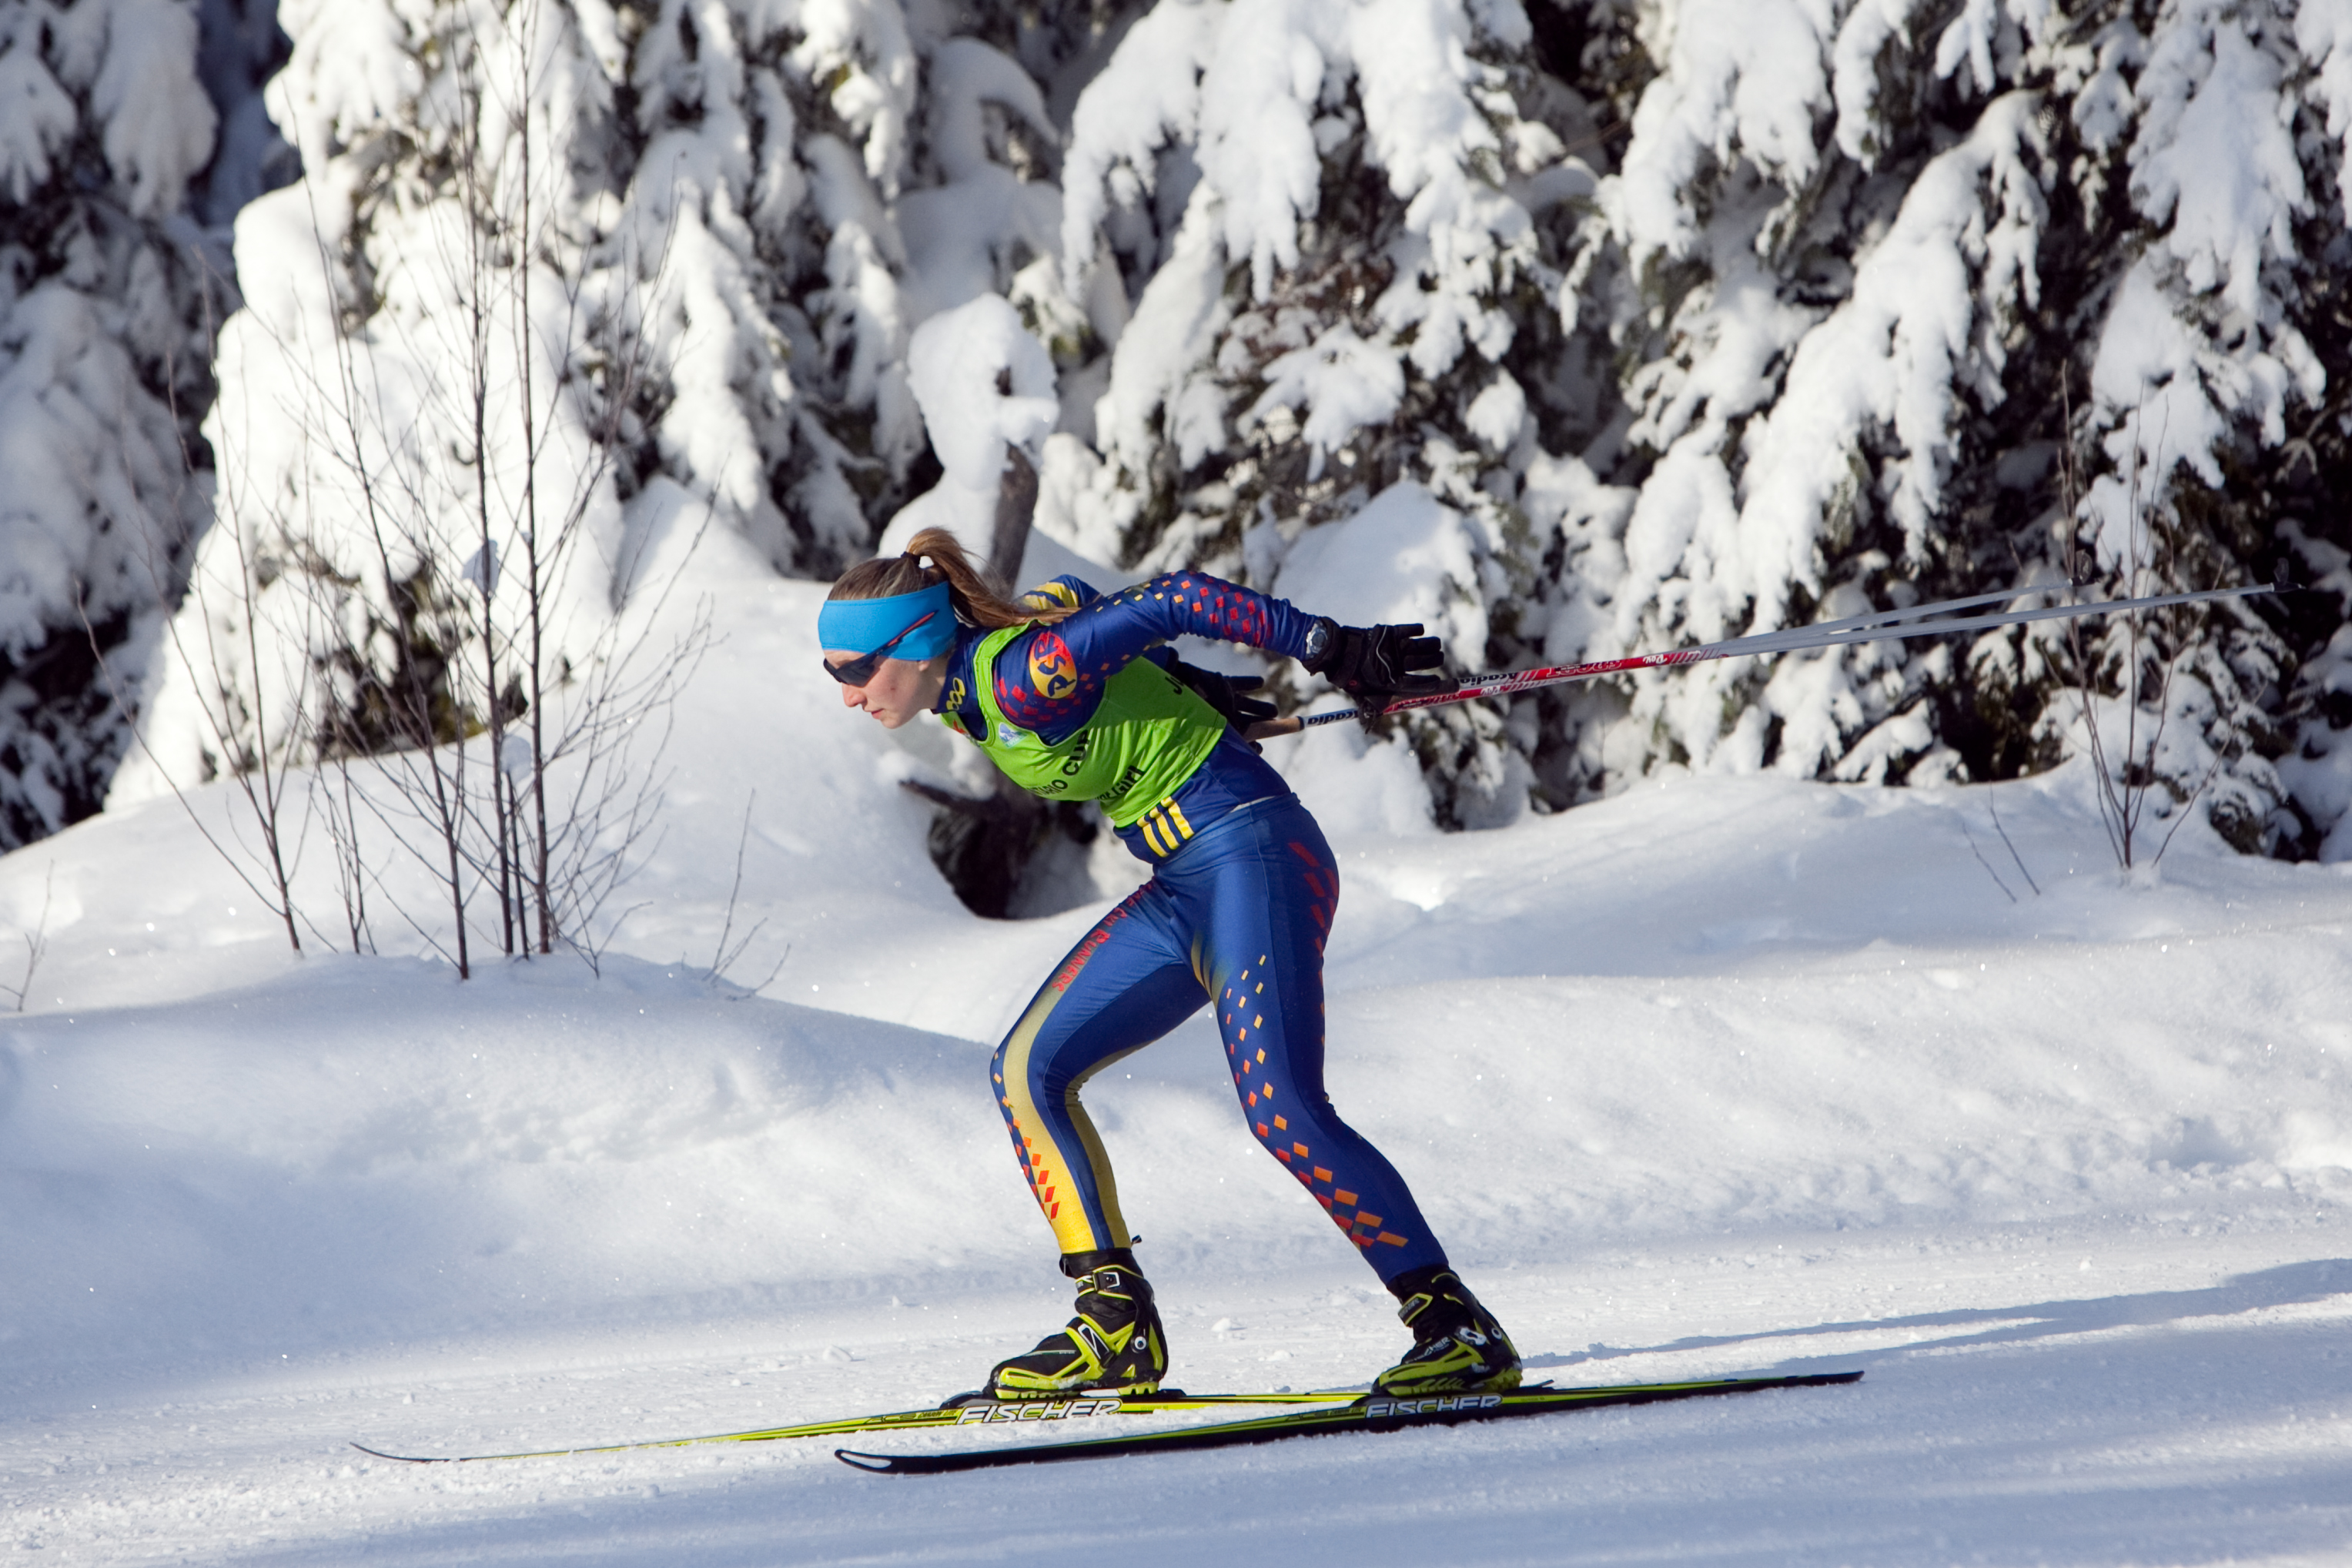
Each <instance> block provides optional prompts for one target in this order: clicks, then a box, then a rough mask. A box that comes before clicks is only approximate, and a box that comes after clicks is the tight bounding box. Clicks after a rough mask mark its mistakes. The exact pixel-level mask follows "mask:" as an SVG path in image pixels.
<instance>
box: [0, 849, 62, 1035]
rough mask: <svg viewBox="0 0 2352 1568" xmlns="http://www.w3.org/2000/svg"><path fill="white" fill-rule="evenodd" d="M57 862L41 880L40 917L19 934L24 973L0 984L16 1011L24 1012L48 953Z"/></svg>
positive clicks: (50, 863)
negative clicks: (51, 903) (21, 944)
mask: <svg viewBox="0 0 2352 1568" xmlns="http://www.w3.org/2000/svg"><path fill="white" fill-rule="evenodd" d="M57 880H58V862H55V861H51V862H49V869H48V873H47V875H45V876H43V877H42V878H41V915H40V918H39V919H37V920H36V921H35V922H34V923H33V928H32V929H31V930H30V931H26V932H24V933H21V935H22V936H24V938H25V972H24V973H23V974H22V975H20V976H18V977H17V980H16V984H15V985H13V986H10V985H5V984H0V992H5V993H6V994H7V995H9V996H11V997H14V998H16V1011H18V1012H23V1011H24V1010H25V998H26V997H27V996H29V995H30V994H31V993H32V989H33V977H34V976H35V975H37V974H38V973H40V968H41V960H42V959H43V958H45V957H47V956H48V951H49V901H50V899H51V898H52V897H53V896H54V895H55V894H56V892H57Z"/></svg>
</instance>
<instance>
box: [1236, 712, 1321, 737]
mask: <svg viewBox="0 0 2352 1568" xmlns="http://www.w3.org/2000/svg"><path fill="white" fill-rule="evenodd" d="M1306 727H1307V726H1306V724H1305V723H1304V722H1303V721H1302V720H1300V719H1297V718H1296V717H1293V718H1262V719H1260V720H1258V721H1257V722H1256V723H1255V724H1254V725H1252V726H1250V727H1248V728H1247V729H1245V730H1244V731H1242V738H1243V739H1244V740H1272V739H1273V738H1274V737H1276V736H1278V735H1297V733H1298V732H1299V731H1300V730H1302V729H1305V728H1306Z"/></svg>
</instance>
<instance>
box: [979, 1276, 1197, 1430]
mask: <svg viewBox="0 0 2352 1568" xmlns="http://www.w3.org/2000/svg"><path fill="white" fill-rule="evenodd" d="M1062 1272H1063V1273H1065V1274H1067V1275H1068V1276H1069V1277H1070V1278H1072V1279H1073V1280H1076V1281H1077V1282H1078V1313H1077V1316H1076V1317H1074V1318H1072V1319H1071V1320H1070V1322H1069V1326H1068V1327H1067V1328H1065V1329H1061V1330H1058V1331H1057V1332H1055V1333H1050V1334H1047V1335H1046V1336H1045V1338H1044V1339H1043V1340H1040V1341H1039V1342H1038V1343H1037V1348H1036V1349H1034V1350H1033V1351H1031V1352H1029V1353H1028V1354H1026V1355H1016V1356H1014V1357H1013V1359H1012V1360H1010V1361H1004V1362H999V1363H998V1364H997V1366H996V1370H995V1371H993V1372H992V1373H990V1374H989V1375H988V1386H987V1388H985V1389H984V1390H982V1393H983V1394H984V1395H985V1396H987V1397H988V1398H991V1399H1049V1398H1056V1397H1060V1396H1066V1395H1071V1394H1084V1393H1088V1392H1092V1391H1096V1390H1102V1391H1106V1392H1110V1393H1117V1394H1150V1393H1152V1392H1154V1391H1155V1390H1157V1389H1158V1388H1159V1386H1160V1379H1161V1378H1162V1377H1165V1376H1166V1375H1168V1340H1167V1336H1166V1334H1165V1333H1162V1331H1161V1330H1160V1312H1159V1310H1158V1309H1157V1308H1155V1307H1153V1306H1152V1304H1151V1287H1150V1285H1149V1284H1147V1283H1145V1282H1144V1278H1143V1275H1142V1274H1141V1273H1140V1272H1139V1271H1138V1270H1137V1269H1136V1267H1135V1254H1134V1253H1132V1252H1130V1251H1129V1250H1128V1249H1126V1248H1124V1247H1117V1248H1112V1249H1108V1250H1107V1251H1102V1252H1070V1253H1066V1254H1064V1255H1063V1258H1062Z"/></svg>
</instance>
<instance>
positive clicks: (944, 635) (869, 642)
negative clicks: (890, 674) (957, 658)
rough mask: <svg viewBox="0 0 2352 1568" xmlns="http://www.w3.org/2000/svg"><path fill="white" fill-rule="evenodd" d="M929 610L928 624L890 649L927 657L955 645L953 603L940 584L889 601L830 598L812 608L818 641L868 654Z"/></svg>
mask: <svg viewBox="0 0 2352 1568" xmlns="http://www.w3.org/2000/svg"><path fill="white" fill-rule="evenodd" d="M927 612H928V613H929V615H930V617H931V619H930V622H929V624H928V625H925V626H923V627H922V628H921V629H919V631H917V632H915V633H914V634H913V635H911V636H909V637H908V639H907V640H906V641H905V642H903V643H899V644H898V646H897V647H895V648H893V649H891V650H890V656H891V657H892V658H894V659H929V658H931V657H933V656H934V655H936V654H940V653H946V652H947V651H948V650H949V649H950V648H952V647H954V646H955V634H956V619H955V607H954V605H953V603H952V602H951V601H950V599H949V598H948V585H947V584H946V583H944V582H935V583H933V584H931V586H930V587H929V588H924V589H919V590H917V591H915V592H913V593H894V594H892V595H891V596H890V597H889V598H887V599H828V600H826V601H824V608H823V609H822V610H819V611H818V612H816V640H817V645H818V646H819V647H823V648H841V649H845V650H846V651H847V652H849V653H872V652H874V650H875V649H877V648H879V647H880V646H882V644H884V643H887V642H888V641H889V640H890V639H891V638H893V637H896V636H897V635H898V633H899V632H904V631H906V630H907V628H908V627H909V626H911V625H913V624H914V623H915V622H918V621H920V620H922V618H923V616H924V615H925V613H927Z"/></svg>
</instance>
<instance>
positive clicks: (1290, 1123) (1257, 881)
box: [1161, 798, 1445, 1281]
mask: <svg viewBox="0 0 2352 1568" xmlns="http://www.w3.org/2000/svg"><path fill="white" fill-rule="evenodd" d="M1171 873H1175V874H1174V875H1173V876H1171ZM1161 875H1162V877H1163V878H1167V879H1169V880H1170V881H1171V883H1173V886H1172V889H1171V890H1172V891H1174V892H1176V893H1177V894H1178V895H1179V896H1180V897H1181V898H1182V899H1183V900H1184V901H1185V904H1186V913H1187V914H1190V915H1192V916H1193V917H1194V919H1195V920H1196V921H1197V923H1198V927H1197V928H1198V929H1199V931H1200V932H1201V936H1202V952H1201V955H1200V964H1201V969H1202V983H1203V984H1204V985H1205V986H1207V987H1208V988H1209V993H1210V997H1211V999H1212V1000H1213V1002H1214V1004H1215V1007H1216V1014H1217V1027H1218V1028H1219V1030H1221V1031H1222V1032H1223V1035H1224V1042H1225V1059H1226V1061H1225V1064H1226V1067H1227V1069H1228V1070H1229V1071H1231V1072H1232V1073H1233V1075H1234V1093H1235V1094H1236V1095H1237V1096H1238V1097H1239V1098H1240V1100H1241V1103H1242V1112H1243V1114H1244V1117H1245V1118H1246V1119H1247V1121H1248V1124H1249V1128H1250V1131H1251V1132H1252V1133H1254V1134H1256V1137H1257V1140H1258V1142H1259V1143H1261V1144H1263V1145H1265V1148H1266V1151H1267V1152H1268V1153H1270V1154H1272V1155H1274V1157H1275V1158H1276V1159H1278V1160H1280V1161H1282V1163H1283V1164H1284V1165H1285V1166H1287V1167H1288V1168H1289V1171H1290V1174H1291V1175H1292V1176H1296V1177H1297V1179H1298V1183H1299V1185H1300V1186H1304V1187H1305V1188H1307V1191H1308V1192H1310V1193H1312V1194H1313V1195H1314V1197H1315V1201H1316V1202H1318V1204H1320V1205H1322V1207H1323V1208H1324V1210H1325V1211H1326V1212H1327V1213H1328V1214H1329V1215H1330V1216H1331V1218H1332V1221H1333V1223H1335V1224H1336V1225H1338V1226H1339V1229H1340V1231H1341V1232H1342V1233H1343V1234H1344V1235H1346V1237H1347V1238H1348V1239H1349V1240H1350V1241H1352V1242H1354V1243H1355V1245H1356V1247H1357V1249H1359V1250H1360V1251H1361V1252H1362V1253H1363V1254H1364V1257H1365V1260H1366V1261H1367V1262H1369V1263H1370V1264H1371V1266H1372V1270H1373V1272H1375V1273H1377V1274H1378V1275H1380V1276H1381V1279H1382V1280H1383V1281H1387V1280H1390V1279H1393V1278H1395V1277H1397V1276H1399V1275H1402V1274H1405V1273H1408V1272H1410V1271H1412V1270H1417V1269H1426V1268H1431V1267H1435V1268H1443V1267H1444V1264H1445V1249H1444V1248H1443V1247H1442V1246H1440V1245H1439V1244H1438V1241H1437V1239H1436V1238H1435V1237H1434V1236H1433V1235H1432V1234H1431V1233H1430V1229H1429V1226H1428V1223H1427V1222H1426V1221H1425V1220H1423V1218H1422V1215H1421V1209H1420V1207H1419V1206H1418V1205H1417V1204H1415V1203H1414V1202H1413V1199H1412V1189H1411V1188H1409V1187H1408V1186H1406V1185H1405V1181H1404V1177H1403V1176H1400V1175H1398V1174H1397V1170H1396V1167H1395V1166H1391V1164H1389V1162H1388V1161H1387V1160H1386V1159H1385V1158H1383V1157H1382V1156H1381V1152H1380V1151H1379V1150H1378V1149H1376V1148H1374V1147H1373V1146H1372V1145H1371V1144H1370V1142H1369V1141H1367V1140H1366V1139H1365V1138H1364V1136H1363V1135H1362V1134H1360V1133H1358V1132H1357V1131H1356V1130H1355V1129H1354V1128H1353V1127H1350V1126H1349V1125H1348V1124H1347V1123H1345V1122H1343V1121H1341V1120H1340V1119H1339V1113H1338V1112H1337V1111H1336V1110H1334V1109H1333V1108H1332V1105H1331V1100H1330V1096H1329V1095H1328V1093H1327V1092H1325V1090H1324V1087H1323V943H1324V939H1325V938H1326V937H1327V936H1328V935H1329V933H1330V929H1331V916H1332V913H1333V911H1334V910H1335V909H1337V908H1338V906H1339V871H1338V868H1337V866H1336V864H1335V862H1334V861H1333V859H1332V855H1331V851H1330V847H1329V846H1328V844H1326V843H1325V842H1324V841H1323V834H1322V831H1321V830H1320V829H1318V827H1317V826H1316V825H1315V819H1314V818H1313V817H1311V816H1309V815H1308V814H1307V810H1306V809H1305V808H1304V807H1302V806H1300V805H1299V804H1298V803H1297V800H1291V799H1287V798H1286V799H1284V800H1266V801H1261V802H1259V803H1258V804H1256V805H1255V806H1250V807H1246V808H1244V810H1241V811H1238V812H1235V813H1234V817H1233V818H1232V819H1229V820H1228V821H1227V822H1225V823H1220V824H1219V831H1217V832H1216V833H1214V834H1213V835H1211V836H1209V837H1207V838H1206V839H1205V841H1201V842H1196V843H1195V844H1193V845H1192V847H1191V848H1190V849H1189V850H1188V851H1187V852H1186V853H1185V854H1184V855H1182V856H1180V857H1178V859H1177V860H1176V861H1175V862H1171V865H1170V866H1168V867H1164V868H1162V871H1161Z"/></svg>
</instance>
